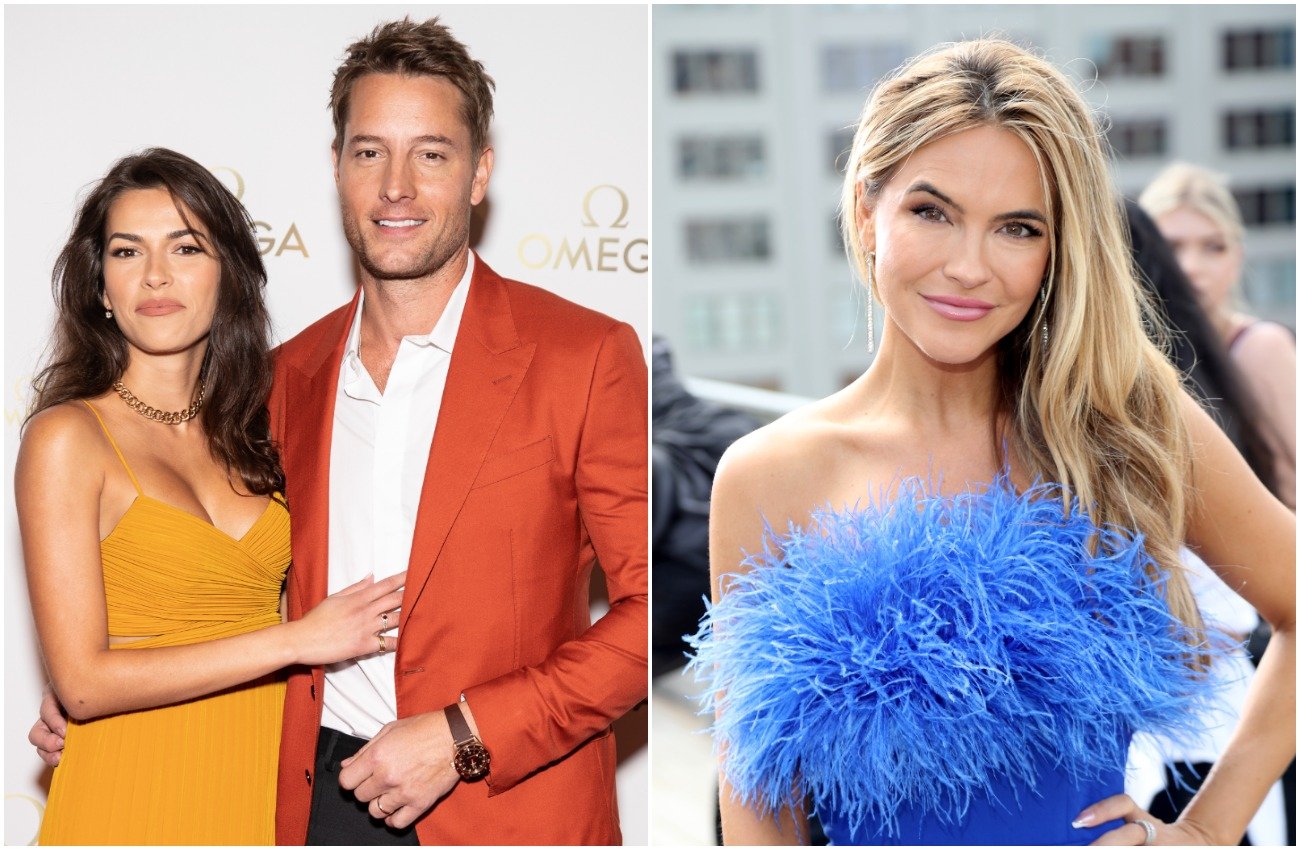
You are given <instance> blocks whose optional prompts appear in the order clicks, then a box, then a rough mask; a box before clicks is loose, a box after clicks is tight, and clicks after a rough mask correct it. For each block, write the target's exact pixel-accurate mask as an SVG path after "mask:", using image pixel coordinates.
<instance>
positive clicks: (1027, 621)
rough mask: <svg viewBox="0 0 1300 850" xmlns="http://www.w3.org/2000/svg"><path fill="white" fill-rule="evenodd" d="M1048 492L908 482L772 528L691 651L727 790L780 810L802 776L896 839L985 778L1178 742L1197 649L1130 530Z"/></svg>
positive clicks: (1024, 782)
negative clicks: (1155, 739) (1140, 739)
mask: <svg viewBox="0 0 1300 850" xmlns="http://www.w3.org/2000/svg"><path fill="white" fill-rule="evenodd" d="M1061 496H1062V491H1061V488H1060V487H1059V485H1053V484H1040V485H1036V486H1035V487H1033V488H1031V489H1030V490H1028V491H1026V492H1025V493H1023V494H1017V493H1016V492H1015V490H1014V488H1013V487H1012V486H1011V485H1010V483H1009V481H1008V479H1007V477H1006V476H1005V475H1001V476H999V477H998V478H997V479H996V480H995V481H994V482H993V483H992V484H991V485H990V486H989V487H988V489H987V490H985V491H983V492H980V493H978V494H964V495H960V496H957V497H954V498H947V497H939V496H934V495H930V494H929V492H928V490H927V488H926V487H925V486H924V485H923V484H922V483H921V482H920V481H919V480H917V479H909V480H906V481H904V482H902V483H901V484H900V486H899V488H898V497H897V498H896V499H895V500H894V501H893V502H891V503H888V504H880V505H868V506H867V507H865V508H857V509H853V510H845V511H831V510H823V511H817V512H814V513H813V516H812V522H811V523H810V524H809V526H808V528H806V529H801V528H798V527H796V526H794V525H793V524H792V525H791V527H790V529H789V531H788V532H787V533H786V534H782V535H779V534H776V533H775V532H773V531H772V529H771V528H770V527H769V529H768V535H767V538H766V540H765V542H764V549H763V551H762V552H761V553H758V554H754V555H750V556H748V557H747V558H746V559H745V561H744V565H745V566H747V567H749V568H750V569H749V571H748V572H746V573H744V574H741V575H735V576H731V577H729V578H728V579H727V581H728V582H729V583H728V584H727V585H726V586H727V588H728V590H727V593H726V594H725V596H724V597H723V599H722V600H721V601H720V602H719V603H718V604H717V605H711V606H709V608H708V611H707V613H706V614H705V616H704V619H703V620H702V623H701V627H700V631H699V633H698V634H696V635H695V636H694V637H692V638H690V639H689V640H690V641H691V644H692V646H693V647H694V649H695V656H694V658H693V659H692V661H691V667H692V668H693V669H694V671H695V673H696V675H697V677H698V678H699V679H700V680H701V681H702V683H703V684H704V685H705V686H706V691H705V696H704V697H703V701H704V709H705V710H706V711H709V710H716V709H717V708H719V707H721V709H722V711H721V713H720V715H719V718H718V720H717V721H716V722H715V725H714V736H715V741H714V743H715V747H717V748H719V751H720V752H725V753H726V757H725V762H724V771H725V773H726V776H727V780H728V782H729V783H730V784H731V786H732V787H733V789H734V790H735V792H736V794H737V796H738V797H739V798H740V799H741V800H742V801H743V802H745V803H746V804H748V805H752V806H755V807H757V808H759V809H762V810H765V811H774V810H777V809H779V808H781V807H783V806H785V805H788V804H790V802H791V792H792V789H793V788H795V787H796V786H795V783H796V782H799V783H801V788H802V790H803V791H804V792H805V793H810V794H812V796H813V797H814V799H815V800H816V802H817V805H818V808H819V809H820V808H828V809H831V810H835V811H839V812H847V813H848V814H849V817H850V819H851V820H852V821H854V826H853V829H854V830H856V829H857V828H858V826H859V825H860V824H861V823H862V822H863V820H865V819H870V820H871V821H873V822H875V823H877V824H881V825H883V826H884V829H885V831H886V832H891V831H892V830H891V825H893V824H894V823H895V820H896V817H897V814H898V812H899V810H900V807H901V806H907V807H908V808H909V809H910V810H913V811H915V810H920V811H922V812H924V813H925V814H926V816H934V817H938V818H940V819H941V820H943V821H945V822H956V821H960V820H961V819H962V817H963V816H964V815H965V813H966V811H967V809H968V807H969V806H970V804H971V802H972V798H973V797H974V796H975V795H978V794H980V793H981V792H982V791H983V790H984V789H987V788H988V787H990V785H991V784H992V783H993V782H994V780H1000V781H1003V782H1004V783H1005V782H1006V781H1009V782H1010V783H1012V785H1013V786H1019V787H1022V788H1025V789H1028V790H1029V791H1033V790H1035V786H1036V782H1037V775H1036V773H1035V771H1034V768H1033V767H1032V765H1033V764H1034V763H1039V764H1041V763H1043V760H1044V759H1047V760H1048V761H1047V763H1048V764H1054V765H1057V766H1058V768H1059V769H1061V770H1064V771H1065V772H1066V773H1067V774H1068V775H1069V776H1070V777H1071V778H1074V779H1078V780H1080V781H1086V780H1089V779H1091V778H1095V777H1096V776H1098V775H1099V774H1101V773H1103V772H1106V771H1114V770H1115V769H1116V766H1119V767H1121V768H1122V765H1123V764H1124V760H1125V756H1126V744H1127V740H1128V737H1129V735H1130V734H1131V733H1132V732H1134V731H1138V730H1148V731H1159V732H1163V733H1165V734H1173V735H1181V734H1186V733H1187V732H1188V729H1187V727H1188V724H1189V723H1190V722H1191V716H1192V710H1193V708H1194V706H1193V702H1194V701H1198V700H1201V699H1205V698H1206V697H1207V696H1208V694H1207V690H1208V688H1209V685H1208V684H1207V683H1206V681H1205V680H1204V677H1203V676H1201V675H1200V674H1198V673H1196V672H1195V671H1194V670H1193V669H1192V668H1190V667H1189V666H1188V664H1187V659H1188V651H1189V649H1188V647H1189V644H1191V645H1196V646H1200V645H1201V644H1202V643H1203V641H1202V640H1198V639H1196V637H1195V636H1193V635H1191V634H1189V629H1188V628H1187V627H1186V626H1184V625H1183V624H1181V623H1180V622H1178V621H1177V620H1176V619H1175V618H1174V617H1173V616H1172V615H1171V613H1170V611H1169V608H1168V606H1167V604H1166V603H1165V601H1164V593H1163V589H1164V588H1163V584H1164V580H1163V579H1162V578H1161V579H1153V578H1152V577H1151V576H1153V575H1160V573H1159V571H1158V570H1156V569H1154V568H1153V562H1152V560H1151V558H1150V556H1149V555H1148V554H1147V553H1146V550H1145V548H1144V546H1143V538H1142V535H1140V534H1134V533H1130V532H1128V531H1125V530H1123V529H1118V528H1111V527H1106V528H1098V527H1097V526H1096V525H1095V524H1093V522H1092V521H1091V519H1090V518H1089V517H1088V516H1087V515H1086V514H1085V513H1083V512H1080V511H1077V510H1076V511H1075V512H1074V513H1072V514H1071V516H1069V517H1068V518H1066V517H1065V516H1064V510H1063V507H1062V498H1061ZM1092 544H1095V545H1092Z"/></svg>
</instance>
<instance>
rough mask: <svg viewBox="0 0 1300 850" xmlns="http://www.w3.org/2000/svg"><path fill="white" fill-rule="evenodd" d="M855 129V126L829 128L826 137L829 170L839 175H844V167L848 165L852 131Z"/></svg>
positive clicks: (851, 145)
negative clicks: (828, 152)
mask: <svg viewBox="0 0 1300 850" xmlns="http://www.w3.org/2000/svg"><path fill="white" fill-rule="evenodd" d="M857 129H858V128H857V127H838V128H836V129H834V130H831V132H830V135H829V136H827V137H826V141H827V145H828V147H829V148H830V163H831V171H832V172H834V173H835V174H838V175H840V176H841V177H842V176H844V169H845V168H846V167H848V162H849V148H851V147H853V133H854V131H855V130H857Z"/></svg>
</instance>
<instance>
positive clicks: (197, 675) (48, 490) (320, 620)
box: [15, 407, 405, 720]
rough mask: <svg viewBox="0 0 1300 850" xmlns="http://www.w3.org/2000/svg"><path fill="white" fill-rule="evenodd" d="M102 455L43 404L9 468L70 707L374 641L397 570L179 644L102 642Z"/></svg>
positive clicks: (36, 609) (175, 697)
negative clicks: (224, 634) (115, 645)
mask: <svg viewBox="0 0 1300 850" xmlns="http://www.w3.org/2000/svg"><path fill="white" fill-rule="evenodd" d="M109 457H111V456H109V453H108V451H107V449H106V448H105V447H104V446H103V441H102V439H100V438H99V436H98V433H97V431H96V430H95V426H94V424H93V423H91V422H90V421H89V418H88V416H86V415H84V414H83V413H82V412H81V411H78V410H75V409H73V408H70V407H61V408H53V409H50V410H47V411H45V412H43V413H41V414H40V415H39V416H37V417H35V418H33V420H32V421H31V422H30V423H29V426H28V429H27V433H26V435H25V436H24V438H23V441H22V446H21V448H20V450H19V454H18V464H17V469H16V473H15V490H16V496H17V499H16V504H17V508H18V520H19V528H20V530H21V533H22V540H23V557H24V561H25V564H26V568H27V584H28V591H29V593H30V595H31V601H32V613H33V615H34V617H35V620H36V629H37V633H38V635H39V637H40V641H41V648H42V651H43V653H44V655H45V663H46V666H47V667H48V669H49V673H50V680H51V683H52V685H53V687H54V690H55V693H56V694H57V695H58V697H59V700H60V701H61V702H62V703H63V706H64V707H65V709H66V710H67V712H68V714H69V715H70V716H72V717H74V718H77V719H79V720H84V719H88V718H92V717H99V716H102V715H105V714H113V713H117V712H121V711H130V710H134V709H141V708H150V707H153V706H159V705H167V704H170V703H174V702H178V701H181V700H185V699H190V698H193V697H197V696H202V695H204V694H210V693H213V692H215V691H219V690H222V689H223V688H227V687H230V686H232V685H237V684H240V683H243V682H247V681H251V680H253V679H256V678H258V677H260V676H263V675H265V674H267V673H270V672H272V671H274V670H278V669H280V668H282V667H286V666H288V665H290V664H323V663H332V662H335V661H341V660H343V659H346V658H352V657H355V656H358V655H365V654H369V653H371V652H374V651H375V650H376V649H377V639H376V638H375V634H376V633H377V632H378V631H379V630H380V621H379V615H380V614H381V613H383V612H385V611H391V610H393V609H395V608H397V607H398V606H399V605H400V604H401V591H400V587H401V584H402V582H403V581H404V580H405V574H399V575H396V576H392V577H390V578H388V579H385V580H384V581H381V582H370V581H369V580H368V581H367V582H364V583H359V584H358V585H353V587H351V588H348V589H347V590H345V591H342V592H340V593H338V594H335V595H334V596H331V597H329V598H328V599H326V600H325V601H324V602H323V603H322V604H321V605H320V606H318V607H317V608H316V609H314V610H313V611H312V612H311V614H309V615H308V616H307V617H305V618H303V619H302V620H300V621H297V622H294V623H285V624H281V625H275V626H271V627H269V628H266V629H261V630H258V631H256V632H251V633H248V634H243V635H238V636H235V637H229V638H221V639H219V640H213V641H207V642H204V643H197V644H191V645H187V646H173V647H158V648H148V649H132V650H121V649H117V650H110V649H109V642H108V615H107V606H106V602H105V598H104V579H103V566H102V564H101V561H100V552H99V543H100V541H99V510H100V494H101V491H102V490H103V487H104V480H105V469H106V468H107V463H108V460H109ZM113 462H116V460H115V459H113Z"/></svg>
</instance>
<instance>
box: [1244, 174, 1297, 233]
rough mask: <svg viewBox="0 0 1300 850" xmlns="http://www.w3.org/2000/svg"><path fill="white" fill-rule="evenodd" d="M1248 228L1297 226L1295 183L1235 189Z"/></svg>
mask: <svg viewBox="0 0 1300 850" xmlns="http://www.w3.org/2000/svg"><path fill="white" fill-rule="evenodd" d="M1232 194H1233V197H1235V198H1236V199H1237V205H1238V206H1239V207H1241V219H1242V221H1243V222H1245V224H1246V226H1247V227H1268V226H1270V225H1277V224H1295V183H1288V184H1286V185H1282V186H1258V187H1249V188H1244V189H1233V190H1232Z"/></svg>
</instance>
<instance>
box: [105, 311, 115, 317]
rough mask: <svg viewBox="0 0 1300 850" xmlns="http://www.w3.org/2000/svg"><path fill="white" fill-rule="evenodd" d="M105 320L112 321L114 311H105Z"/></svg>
mask: <svg viewBox="0 0 1300 850" xmlns="http://www.w3.org/2000/svg"><path fill="white" fill-rule="evenodd" d="M104 318H105V319H111V318H113V311H112V310H105V311H104Z"/></svg>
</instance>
